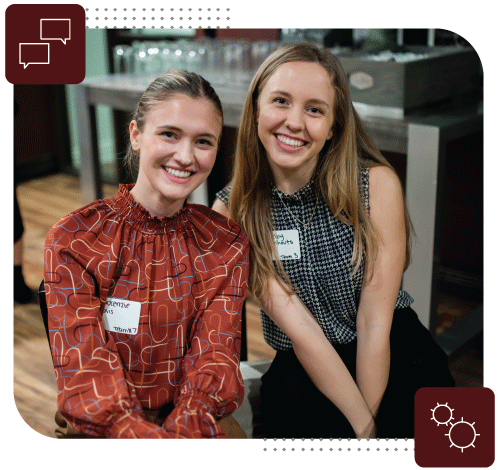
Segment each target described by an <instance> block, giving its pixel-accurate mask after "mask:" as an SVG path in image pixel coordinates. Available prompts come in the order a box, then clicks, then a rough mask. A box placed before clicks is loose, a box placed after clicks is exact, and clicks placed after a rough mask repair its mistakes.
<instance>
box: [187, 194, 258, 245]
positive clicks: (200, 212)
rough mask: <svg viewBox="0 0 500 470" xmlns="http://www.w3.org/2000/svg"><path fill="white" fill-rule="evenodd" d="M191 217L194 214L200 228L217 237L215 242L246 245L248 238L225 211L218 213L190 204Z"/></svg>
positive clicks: (208, 208) (205, 207)
mask: <svg viewBox="0 0 500 470" xmlns="http://www.w3.org/2000/svg"><path fill="white" fill-rule="evenodd" d="M220 205H221V206H222V207H218V205H217V204H215V206H216V207H217V208H218V209H223V207H224V206H223V204H222V203H221V204H220ZM189 206H190V208H191V212H192V215H193V216H194V215H195V213H196V215H197V218H198V219H199V222H201V224H200V227H201V226H202V227H203V230H204V231H206V232H209V233H211V234H213V235H215V236H216V237H217V240H218V241H219V242H221V243H223V244H227V245H230V244H233V243H235V242H239V243H243V244H247V243H248V237H247V235H246V234H245V232H244V231H243V229H242V228H241V227H240V226H239V225H238V224H237V223H236V222H235V221H234V220H232V219H231V218H229V214H228V211H227V210H221V211H220V212H219V211H217V210H214V209H211V208H210V207H207V206H203V205H200V204H190V205H189Z"/></svg>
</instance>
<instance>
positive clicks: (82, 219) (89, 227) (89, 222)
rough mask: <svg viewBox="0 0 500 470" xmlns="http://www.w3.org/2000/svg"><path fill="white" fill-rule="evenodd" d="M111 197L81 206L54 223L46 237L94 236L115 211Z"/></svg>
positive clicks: (103, 227)
mask: <svg viewBox="0 0 500 470" xmlns="http://www.w3.org/2000/svg"><path fill="white" fill-rule="evenodd" d="M114 198H115V197H113V198H108V199H98V200H96V201H94V202H91V203H90V204H87V205H85V206H82V207H80V208H78V209H75V210H74V211H72V212H70V213H69V214H68V215H66V216H64V217H62V218H61V219H60V220H59V221H58V222H57V223H55V224H54V225H53V226H52V228H51V229H50V231H49V233H48V237H49V236H50V237H57V236H58V235H63V234H67V235H68V236H70V237H76V236H78V237H80V238H81V237H85V236H94V237H95V233H96V231H100V230H104V229H105V227H106V225H107V224H106V221H107V220H108V219H109V218H110V217H112V216H113V214H114V213H115V212H116V211H115V210H114V209H113V200H114Z"/></svg>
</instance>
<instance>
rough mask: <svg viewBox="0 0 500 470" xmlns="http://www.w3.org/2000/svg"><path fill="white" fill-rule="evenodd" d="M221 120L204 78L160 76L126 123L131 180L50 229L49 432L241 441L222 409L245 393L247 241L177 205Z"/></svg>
mask: <svg viewBox="0 0 500 470" xmlns="http://www.w3.org/2000/svg"><path fill="white" fill-rule="evenodd" d="M222 122H223V119H222V108H221V105H220V101H219V98H218V97H217V95H216V94H215V92H214V90H213V89H212V87H211V86H210V84H209V83H208V82H207V81H206V80H204V79H203V78H202V77H200V76H199V75H196V74H194V73H189V72H183V71H169V72H167V73H166V74H164V75H162V76H160V77H159V78H158V79H157V80H155V81H154V82H153V83H152V84H151V85H150V86H149V87H148V89H147V90H146V92H145V93H144V95H143V97H142V99H141V101H140V102H139V104H138V106H137V109H136V112H135V114H134V119H133V120H132V122H131V124H130V148H129V154H128V161H129V162H130V164H131V165H132V167H133V168H137V169H138V177H137V183H136V184H135V185H132V184H131V185H120V188H119V191H118V193H117V194H116V195H115V196H113V197H111V198H108V199H104V200H98V201H95V202H93V203H91V204H89V205H88V206H86V207H83V208H81V209H79V210H76V211H74V212H72V213H71V214H69V215H68V216H66V217H64V218H62V219H61V220H60V221H59V222H58V223H57V224H56V225H54V227H53V228H52V229H51V230H50V231H49V234H48V235H47V239H46V244H45V247H46V248H45V264H44V268H45V269H44V281H45V289H46V299H47V306H48V323H49V325H48V329H49V338H50V345H51V352H52V359H53V363H54V368H55V371H56V379H57V386H58V400H57V401H58V410H59V411H58V413H57V415H56V423H57V424H58V425H59V426H60V428H59V429H58V430H56V436H57V437H106V438H201V437H207V438H222V437H244V433H243V431H242V430H241V428H239V426H238V425H237V423H236V421H235V420H234V419H232V418H231V414H232V412H233V411H234V410H235V409H236V408H237V407H238V406H239V405H240V404H241V402H242V399H243V382H242V377H241V373H240V370H239V354H240V343H241V310H242V306H243V302H244V300H245V297H246V294H247V290H248V286H247V279H248V250H249V248H248V239H247V237H246V235H245V234H244V232H243V231H242V230H241V229H240V227H239V226H238V225H236V224H235V223H234V222H232V221H230V220H229V219H228V218H226V217H224V216H222V215H221V214H219V213H217V212H214V211H212V210H211V209H209V208H208V207H205V206H201V205H197V204H189V203H187V201H186V198H187V196H188V195H189V193H190V192H191V191H193V190H194V189H196V187H198V186H199V185H200V184H201V183H202V182H203V181H204V180H205V179H206V178H207V176H208V174H209V173H210V170H211V169H212V166H213V164H214V161H215V156H216V153H217V147H218V143H219V140H220V135H221V132H222ZM214 332H215V333H217V334H214Z"/></svg>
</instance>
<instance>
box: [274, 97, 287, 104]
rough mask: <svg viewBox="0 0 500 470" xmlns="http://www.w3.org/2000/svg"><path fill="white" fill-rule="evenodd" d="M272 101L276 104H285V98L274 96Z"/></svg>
mask: <svg viewBox="0 0 500 470" xmlns="http://www.w3.org/2000/svg"><path fill="white" fill-rule="evenodd" d="M274 102H275V103H278V104H286V99H285V98H275V100H274Z"/></svg>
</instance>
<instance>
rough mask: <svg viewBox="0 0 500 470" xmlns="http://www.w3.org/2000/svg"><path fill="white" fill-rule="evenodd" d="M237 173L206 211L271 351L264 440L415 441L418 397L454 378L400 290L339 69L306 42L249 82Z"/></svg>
mask: <svg viewBox="0 0 500 470" xmlns="http://www.w3.org/2000/svg"><path fill="white" fill-rule="evenodd" d="M234 162H235V168H234V177H233V180H232V182H231V184H230V186H228V187H226V188H224V189H223V190H222V191H220V192H219V193H218V194H217V197H218V200H217V201H216V203H214V208H215V209H216V210H218V211H220V212H223V213H226V214H227V215H230V216H231V218H232V219H233V220H235V221H236V222H238V223H239V224H240V225H241V226H242V228H243V229H244V230H245V232H246V233H247V235H248V236H249V238H250V242H251V262H252V270H251V277H250V289H251V291H252V293H253V294H254V295H255V297H256V298H257V299H258V301H259V302H260V305H261V318H262V325H263V332H264V338H265V340H266V342H267V343H268V344H269V345H270V346H271V347H272V348H273V349H275V350H276V351H277V352H276V356H275V359H274V360H273V362H272V364H271V367H270V369H269V370H268V371H267V372H266V373H265V374H264V376H263V377H262V387H261V399H262V411H263V416H264V419H265V422H266V427H267V435H266V437H268V438H346V437H358V438H359V437H367V438H370V437H375V436H376V437H405V438H408V437H412V435H413V406H414V394H415V391H416V390H417V389H418V388H419V387H422V386H432V387H437V386H451V385H452V384H453V379H452V378H451V375H450V373H449V371H448V369H447V357H446V354H445V353H444V352H443V351H442V350H440V349H439V347H438V346H437V345H436V344H435V343H433V341H432V338H431V336H430V333H429V331H427V330H426V329H425V328H424V327H423V325H422V324H420V323H419V321H418V317H417V316H416V313H415V312H414V311H413V310H412V309H411V307H410V305H411V303H412V302H413V299H412V298H411V297H410V295H409V294H408V293H407V292H405V291H404V290H402V289H401V279H402V275H403V272H404V270H405V268H406V267H407V265H408V263H409V234H410V230H409V228H410V222H409V218H408V215H407V213H406V210H405V203H404V197H403V191H402V187H401V183H400V182H399V179H398V177H397V175H396V173H395V172H394V170H393V169H392V168H391V166H390V165H389V164H388V162H387V161H386V160H385V158H384V157H383V156H382V154H381V153H380V152H379V151H378V149H377V148H376V147H375V145H374V144H373V142H372V141H371V139H370V138H369V136H368V135H367V133H366V132H365V130H364V129H363V126H362V123H361V120H360V119H359V117H358V115H357V113H356V111H355V109H354V106H353V104H352V102H351V99H350V95H349V85H348V82H347V78H346V75H345V73H344V71H343V69H342V66H341V64H340V61H339V60H338V58H336V57H335V56H334V55H333V54H332V53H331V52H330V51H329V50H327V49H323V48H320V47H317V46H314V45H311V44H291V45H288V46H284V47H282V48H281V49H278V50H277V51H275V52H274V53H273V54H271V55H270V56H269V57H268V58H267V59H266V60H265V61H264V62H263V64H262V65H261V66H260V68H259V69H258V70H257V72H256V74H255V76H254V78H253V80H252V82H251V84H250V89H249V91H248V94H247V98H246V100H245V104H244V108H243V113H242V118H241V124H240V127H239V130H238V141H237V147H236V153H235V159H234ZM424 358H425V359H424Z"/></svg>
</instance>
